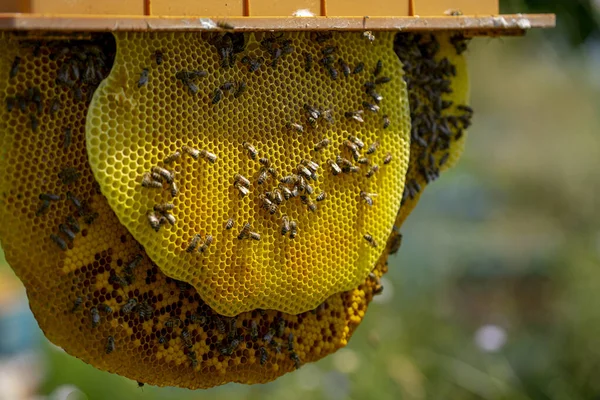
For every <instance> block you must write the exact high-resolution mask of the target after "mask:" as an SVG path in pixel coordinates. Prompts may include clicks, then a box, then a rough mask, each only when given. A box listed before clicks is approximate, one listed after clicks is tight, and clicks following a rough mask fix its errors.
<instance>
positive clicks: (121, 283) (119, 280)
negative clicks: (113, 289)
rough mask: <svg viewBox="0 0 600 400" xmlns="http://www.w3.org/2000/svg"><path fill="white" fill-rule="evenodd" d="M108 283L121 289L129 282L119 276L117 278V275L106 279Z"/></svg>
mask: <svg viewBox="0 0 600 400" xmlns="http://www.w3.org/2000/svg"><path fill="white" fill-rule="evenodd" d="M108 283H110V284H117V285H119V286H121V287H126V286H129V281H127V280H126V279H124V278H121V277H120V276H118V275H111V276H110V277H109V278H108Z"/></svg>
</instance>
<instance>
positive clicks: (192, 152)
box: [182, 146, 200, 160]
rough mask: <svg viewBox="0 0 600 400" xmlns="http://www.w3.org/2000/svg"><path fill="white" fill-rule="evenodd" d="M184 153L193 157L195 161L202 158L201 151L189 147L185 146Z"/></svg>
mask: <svg viewBox="0 0 600 400" xmlns="http://www.w3.org/2000/svg"><path fill="white" fill-rule="evenodd" d="M182 149H183V151H184V152H186V153H187V154H188V155H189V156H191V157H192V158H193V159H194V160H197V159H198V158H200V150H197V149H194V148H192V147H189V146H183V148H182Z"/></svg>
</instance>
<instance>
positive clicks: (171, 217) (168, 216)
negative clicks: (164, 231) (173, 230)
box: [163, 213, 177, 226]
mask: <svg viewBox="0 0 600 400" xmlns="http://www.w3.org/2000/svg"><path fill="white" fill-rule="evenodd" d="M163 216H164V217H165V219H166V220H167V222H168V223H169V224H170V225H171V226H173V225H175V223H176V222H177V220H176V219H175V216H174V215H173V214H169V213H164V214H163Z"/></svg>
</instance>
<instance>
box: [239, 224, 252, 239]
mask: <svg viewBox="0 0 600 400" xmlns="http://www.w3.org/2000/svg"><path fill="white" fill-rule="evenodd" d="M250 229H251V226H250V223H248V222H246V223H245V224H244V226H243V227H242V230H241V231H240V234H239V235H238V239H239V240H242V239H244V238H246V236H248V234H249V233H250Z"/></svg>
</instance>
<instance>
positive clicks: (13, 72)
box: [8, 56, 21, 79]
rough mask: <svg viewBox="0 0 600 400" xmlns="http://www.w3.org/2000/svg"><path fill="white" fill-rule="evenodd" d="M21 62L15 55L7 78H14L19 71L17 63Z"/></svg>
mask: <svg viewBox="0 0 600 400" xmlns="http://www.w3.org/2000/svg"><path fill="white" fill-rule="evenodd" d="M20 64H21V57H19V56H16V57H15V58H14V60H13V62H12V65H11V67H10V72H9V74H8V76H9V79H12V78H14V77H15V76H17V74H18V73H19V65H20Z"/></svg>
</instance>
